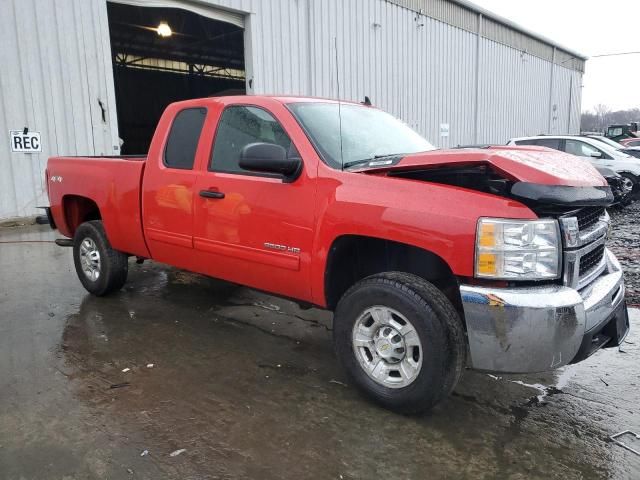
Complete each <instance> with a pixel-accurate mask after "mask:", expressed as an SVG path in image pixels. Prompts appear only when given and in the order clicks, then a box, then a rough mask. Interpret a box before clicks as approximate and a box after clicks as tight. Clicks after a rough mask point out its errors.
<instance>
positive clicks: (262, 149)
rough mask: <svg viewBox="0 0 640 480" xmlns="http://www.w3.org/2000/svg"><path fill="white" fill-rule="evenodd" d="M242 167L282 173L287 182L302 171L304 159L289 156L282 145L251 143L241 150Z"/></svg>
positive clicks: (257, 170)
mask: <svg viewBox="0 0 640 480" xmlns="http://www.w3.org/2000/svg"><path fill="white" fill-rule="evenodd" d="M240 168H242V169H244V170H249V171H251V172H260V173H274V174H277V175H282V176H283V178H284V181H285V182H292V181H294V180H295V179H296V178H298V176H299V175H300V172H301V171H302V160H301V159H299V158H288V157H287V151H286V150H285V149H284V148H283V147H281V146H280V145H276V144H273V143H250V144H249V145H246V146H245V147H244V148H243V149H242V150H241V151H240Z"/></svg>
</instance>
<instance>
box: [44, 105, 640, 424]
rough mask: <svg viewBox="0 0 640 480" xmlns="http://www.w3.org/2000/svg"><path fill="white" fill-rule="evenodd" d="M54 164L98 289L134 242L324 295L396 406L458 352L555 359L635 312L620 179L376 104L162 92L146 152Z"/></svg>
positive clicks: (406, 408)
mask: <svg viewBox="0 0 640 480" xmlns="http://www.w3.org/2000/svg"><path fill="white" fill-rule="evenodd" d="M46 177H47V186H48V193H49V198H50V202H51V204H50V205H51V206H50V209H49V210H48V214H49V218H50V221H51V224H52V226H54V227H56V226H57V228H58V229H59V230H60V232H61V233H62V234H63V235H65V236H66V237H70V238H73V241H70V240H66V241H65V240H64V239H61V240H60V242H59V243H60V244H67V245H72V246H73V254H74V255H73V256H74V261H75V267H76V271H77V273H78V277H79V279H80V281H81V282H82V284H83V285H84V287H85V288H86V289H87V290H88V291H89V292H91V293H93V294H95V295H106V294H108V293H111V292H113V291H115V290H118V289H119V288H120V287H121V286H122V285H123V284H124V283H125V281H126V278H127V266H128V260H129V258H130V257H137V258H138V259H139V260H140V259H153V260H156V261H158V262H163V263H167V264H170V265H174V266H176V267H178V268H181V269H186V270H190V271H193V272H199V273H201V274H204V275H209V276H212V277H217V278H221V279H225V280H228V281H231V282H236V283H239V284H243V285H247V286H250V287H253V288H256V289H260V290H264V291H267V292H271V293H273V294H276V295H281V296H285V297H288V298H292V299H295V300H297V301H298V302H300V303H301V304H307V305H314V306H317V307H320V308H325V309H330V310H332V311H333V312H334V321H333V337H334V343H335V349H336V352H337V355H338V357H339V359H340V360H341V362H342V364H343V365H344V367H345V369H346V372H347V373H348V375H349V377H350V378H351V380H352V381H353V383H354V384H355V385H357V386H358V387H359V388H360V389H362V390H363V391H364V392H365V393H367V394H368V395H369V396H370V397H371V398H373V399H374V400H375V401H377V402H379V403H380V404H382V405H384V406H386V407H387V408H390V409H394V410H396V411H401V412H418V411H422V410H425V409H428V408H430V407H432V406H433V405H435V404H436V403H438V402H439V401H441V400H442V399H443V398H445V396H446V395H447V394H449V393H450V392H451V391H452V389H453V388H454V386H455V385H456V382H457V380H458V378H459V376H460V373H461V371H462V369H463V368H464V367H465V366H469V367H471V368H475V369H480V370H485V371H497V372H539V371H545V370H550V369H554V368H557V367H560V366H562V365H566V364H568V363H571V362H577V361H580V360H582V359H584V358H586V357H587V356H589V355H590V354H592V353H593V352H595V351H596V350H597V349H599V348H600V347H611V346H615V345H618V344H619V343H620V342H621V341H622V339H623V338H624V336H625V335H626V333H627V332H628V329H629V322H628V315H627V310H626V304H625V301H624V293H625V292H624V283H623V277H622V271H621V268H620V264H619V263H618V261H617V260H616V258H615V257H614V256H613V255H612V254H611V252H610V251H609V250H607V248H606V246H605V242H606V237H607V232H608V227H609V217H608V215H607V213H606V210H605V207H606V206H607V205H608V204H609V203H610V202H611V201H612V196H611V191H610V190H609V187H608V186H607V183H606V182H605V180H604V179H603V178H602V177H601V176H600V175H599V174H598V172H597V171H596V170H595V169H594V168H593V167H592V166H591V165H590V164H589V163H586V162H584V161H583V160H581V159H579V158H577V157H573V156H571V155H567V154H564V153H561V152H556V151H551V150H547V149H544V148H540V147H488V148H476V149H472V148H470V149H464V148H463V149H455V150H449V151H443V150H436V149H435V148H434V147H433V146H432V145H431V144H429V143H428V142H427V141H426V140H425V139H424V138H422V137H421V136H420V135H418V134H417V133H416V132H414V131H413V130H411V129H410V128H409V127H408V126H407V125H405V124H404V123H402V122H400V121H399V120H397V119H395V118H394V117H392V116H391V115H389V114H387V113H385V112H383V111H381V110H378V109H376V108H374V107H371V106H369V105H362V104H357V103H347V102H337V101H332V100H324V99H313V98H300V97H261V96H237V97H220V98H207V99H201V100H190V101H185V102H179V103H175V104H172V105H170V106H169V107H168V108H167V110H166V111H165V113H164V114H163V116H162V118H161V120H160V123H159V125H158V127H157V130H156V133H155V136H154V138H153V141H152V143H151V147H150V150H149V153H148V156H147V157H144V158H135V157H96V158H93V157H55V158H51V159H49V163H48V166H47V170H46Z"/></svg>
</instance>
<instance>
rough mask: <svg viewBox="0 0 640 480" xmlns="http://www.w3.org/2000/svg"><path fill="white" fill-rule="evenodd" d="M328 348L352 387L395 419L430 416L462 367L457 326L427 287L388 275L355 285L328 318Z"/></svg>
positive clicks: (462, 349) (448, 305)
mask: <svg viewBox="0 0 640 480" xmlns="http://www.w3.org/2000/svg"><path fill="white" fill-rule="evenodd" d="M333 331H334V344H335V348H336V352H337V354H338V357H339V358H340V361H341V362H342V364H343V365H344V366H345V369H346V371H347V374H348V375H349V377H350V378H351V380H352V381H353V383H354V384H355V385H356V386H357V387H358V388H360V389H361V390H362V391H363V392H364V393H365V394H366V395H367V396H369V397H370V398H372V399H373V400H374V401H376V402H377V403H379V404H381V405H382V406H384V407H386V408H389V409H391V410H394V411H397V412H401V413H418V412H422V411H425V410H428V409H430V408H431V407H433V406H434V405H436V404H437V403H438V402H440V401H441V400H442V399H443V398H445V397H446V396H447V395H448V394H449V393H451V391H452V390H453V388H454V387H455V385H456V383H457V382H458V379H459V377H460V374H461V372H462V368H463V366H464V357H465V343H464V334H463V329H462V322H461V320H460V317H459V315H458V313H457V312H456V310H455V308H454V307H453V305H452V304H451V302H450V301H449V300H448V299H447V298H446V297H445V296H444V295H443V294H442V292H440V291H439V290H438V289H437V288H436V287H435V286H434V285H432V284H431V283H429V282H427V281H426V280H424V279H422V278H420V277H417V276H414V275H410V274H405V273H399V272H389V273H383V274H379V275H374V276H372V277H368V278H366V279H364V280H362V281H361V282H359V283H357V284H356V285H354V286H353V287H352V288H351V289H350V290H349V291H348V292H347V293H346V294H345V295H344V296H343V297H342V299H341V300H340V302H339V303H338V306H337V308H336V312H335V317H334V329H333Z"/></svg>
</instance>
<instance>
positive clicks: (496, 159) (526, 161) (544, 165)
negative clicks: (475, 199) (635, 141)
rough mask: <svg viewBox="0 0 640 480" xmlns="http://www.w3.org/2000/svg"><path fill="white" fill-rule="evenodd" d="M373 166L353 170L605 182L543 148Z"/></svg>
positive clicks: (450, 153) (438, 154) (427, 155)
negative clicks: (477, 171)
mask: <svg viewBox="0 0 640 480" xmlns="http://www.w3.org/2000/svg"><path fill="white" fill-rule="evenodd" d="M382 163H383V162H380V161H378V162H375V163H374V164H375V165H376V166H373V164H372V166H370V167H369V166H367V167H365V168H354V169H353V170H352V171H362V172H365V173H382V172H385V171H403V170H404V171H409V170H420V169H425V168H432V167H441V166H456V165H490V166H492V167H493V168H494V169H495V170H497V171H499V172H501V173H502V174H503V175H505V176H507V177H510V178H512V179H513V180H514V181H519V182H526V183H534V184H539V185H559V186H568V187H603V186H607V181H606V180H605V179H604V178H603V177H602V175H600V173H598V171H597V170H596V169H595V167H594V166H593V165H591V164H590V163H589V162H588V161H586V160H583V159H581V158H579V157H576V156H574V155H569V154H567V153H564V152H559V151H557V150H552V149H550V148H545V147H535V146H526V147H516V146H495V147H488V148H477V149H476V148H469V149H466V148H463V149H455V150H434V151H432V152H424V153H416V154H411V155H407V156H405V157H403V158H401V159H400V161H396V162H390V163H389V164H387V165H381V164H382Z"/></svg>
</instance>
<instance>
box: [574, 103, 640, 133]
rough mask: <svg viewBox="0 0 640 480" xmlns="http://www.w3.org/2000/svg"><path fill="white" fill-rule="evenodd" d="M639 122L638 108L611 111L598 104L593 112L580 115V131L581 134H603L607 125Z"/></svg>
mask: <svg viewBox="0 0 640 480" xmlns="http://www.w3.org/2000/svg"><path fill="white" fill-rule="evenodd" d="M631 122H640V108H630V109H628V110H611V109H610V108H609V107H608V106H607V105H603V104H598V105H596V106H595V107H594V109H593V111H591V110H587V111H586V112H583V113H582V118H581V121H580V130H581V131H583V132H604V131H605V130H606V129H607V127H608V126H609V125H614V124H627V123H631Z"/></svg>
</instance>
